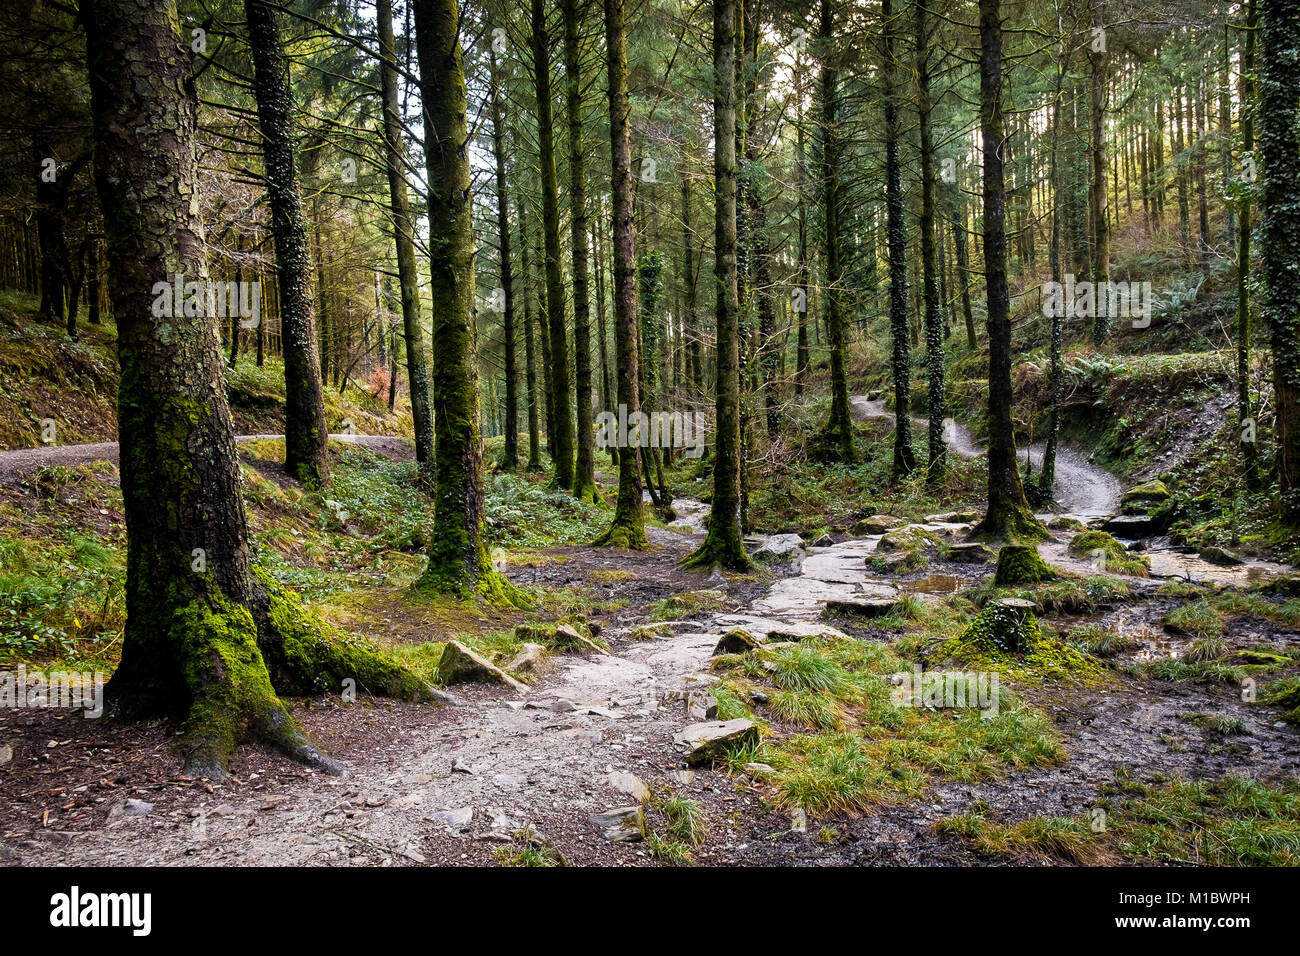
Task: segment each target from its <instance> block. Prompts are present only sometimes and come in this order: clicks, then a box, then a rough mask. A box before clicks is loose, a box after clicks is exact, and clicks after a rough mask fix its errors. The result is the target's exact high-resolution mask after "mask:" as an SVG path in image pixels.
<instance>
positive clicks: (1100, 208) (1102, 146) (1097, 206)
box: [1088, 0, 1111, 342]
mask: <svg viewBox="0 0 1300 956" xmlns="http://www.w3.org/2000/svg"><path fill="white" fill-rule="evenodd" d="M1092 10H1093V28H1094V29H1095V30H1105V24H1106V3H1105V0H1093V3H1092ZM1104 36H1105V34H1104V33H1103V34H1102V37H1103V40H1104ZM1089 50H1090V53H1089V60H1090V63H1091V69H1090V71H1089V74H1088V90H1089V93H1090V96H1091V102H1092V112H1091V114H1090V118H1091V122H1092V141H1091V153H1092V186H1091V190H1090V193H1089V203H1090V205H1091V208H1092V281H1093V284H1094V288H1096V287H1098V286H1099V285H1100V284H1101V283H1106V282H1109V281H1110V219H1109V218H1108V215H1109V214H1108V213H1107V209H1106V77H1107V72H1108V70H1109V69H1110V63H1109V58H1108V57H1107V55H1106V45H1105V43H1104V42H1100V43H1098V42H1097V41H1095V40H1094V41H1093V42H1092V44H1091V45H1090V47H1089ZM1096 301H1097V310H1096V311H1097V315H1096V318H1095V319H1094V320H1093V323H1092V337H1093V340H1094V341H1096V342H1104V341H1105V340H1106V337H1107V336H1109V335H1110V331H1111V328H1110V315H1109V314H1108V308H1107V305H1106V300H1105V299H1103V298H1102V297H1101V295H1100V294H1098V296H1097V300H1096Z"/></svg>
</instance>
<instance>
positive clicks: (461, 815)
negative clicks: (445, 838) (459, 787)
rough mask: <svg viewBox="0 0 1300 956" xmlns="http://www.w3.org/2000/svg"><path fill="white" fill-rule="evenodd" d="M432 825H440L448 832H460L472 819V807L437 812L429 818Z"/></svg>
mask: <svg viewBox="0 0 1300 956" xmlns="http://www.w3.org/2000/svg"><path fill="white" fill-rule="evenodd" d="M431 819H432V820H433V822H434V823H441V824H442V825H443V826H445V827H446V828H447V829H449V830H461V829H464V828H465V827H467V826H469V825H470V823H471V822H472V821H473V819H474V808H473V807H460V808H459V809H456V810H438V811H437V812H436V813H434V814H433V816H432V817H431Z"/></svg>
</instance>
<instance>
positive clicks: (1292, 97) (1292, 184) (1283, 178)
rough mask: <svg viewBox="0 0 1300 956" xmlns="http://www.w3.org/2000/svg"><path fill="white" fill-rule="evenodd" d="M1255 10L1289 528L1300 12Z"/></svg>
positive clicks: (1298, 319)
mask: <svg viewBox="0 0 1300 956" xmlns="http://www.w3.org/2000/svg"><path fill="white" fill-rule="evenodd" d="M1260 8H1261V13H1262V30H1261V34H1260V39H1261V41H1262V43H1261V47H1262V48H1261V51H1260V52H1261V54H1262V60H1263V69H1262V71H1261V74H1260V78H1259V119H1260V137H1259V139H1260V147H1261V149H1262V153H1263V159H1264V190H1263V192H1264V201H1263V207H1264V221H1263V224H1262V225H1263V235H1262V237H1261V238H1262V248H1263V259H1264V262H1263V265H1264V286H1265V289H1266V290H1267V291H1266V292H1265V300H1264V315H1265V318H1266V321H1267V322H1268V328H1269V338H1270V341H1271V343H1272V346H1273V403H1274V405H1275V406H1276V407H1277V418H1276V424H1275V426H1274V439H1275V441H1276V443H1277V475H1278V497H1279V509H1278V517H1279V519H1280V521H1281V523H1282V525H1283V526H1284V527H1286V528H1288V529H1290V528H1295V527H1297V526H1300V135H1297V132H1298V131H1297V127H1296V107H1297V105H1300V59H1298V58H1297V55H1296V51H1297V50H1300V11H1297V9H1296V6H1295V4H1294V3H1290V2H1288V0H1260Z"/></svg>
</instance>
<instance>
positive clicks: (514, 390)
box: [488, 47, 519, 471]
mask: <svg viewBox="0 0 1300 956" xmlns="http://www.w3.org/2000/svg"><path fill="white" fill-rule="evenodd" d="M488 56H489V57H490V58H491V74H492V76H491V90H490V96H489V98H490V100H491V106H492V157H493V159H494V160H495V161H496V173H497V236H498V242H499V243H500V255H501V288H502V291H503V292H504V293H505V295H504V298H505V303H504V305H503V309H504V311H503V313H502V317H501V325H502V337H503V339H504V342H503V343H502V349H503V350H504V352H505V379H506V388H505V392H506V394H505V402H506V407H505V421H504V423H503V424H502V430H503V431H504V432H505V448H504V450H503V452H502V456H501V467H502V468H504V469H505V470H506V471H515V470H516V469H517V468H518V467H519V384H518V382H517V381H516V379H517V378H518V373H517V371H516V369H515V282H514V273H513V271H512V269H511V262H510V196H509V192H508V189H507V186H506V130H505V111H504V110H503V109H502V107H501V87H500V83H499V81H498V80H497V58H496V54H495V53H494V52H492V51H491V48H490V47H489V53H488Z"/></svg>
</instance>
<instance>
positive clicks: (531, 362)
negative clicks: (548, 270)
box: [515, 193, 542, 471]
mask: <svg viewBox="0 0 1300 956" xmlns="http://www.w3.org/2000/svg"><path fill="white" fill-rule="evenodd" d="M518 196H519V194H518V193H515V197H516V198H515V217H516V218H517V219H518V220H519V253H520V257H521V265H522V267H523V292H524V382H525V386H526V387H527V389H528V465H527V466H526V467H527V469H528V471H541V470H542V440H541V434H540V431H541V429H540V425H539V422H538V402H537V359H536V356H535V353H534V351H533V308H532V301H533V296H532V285H533V273H532V271H531V269H530V268H529V262H528V233H527V231H526V230H525V228H524V225H525V222H524V203H523V200H521V199H519V198H518Z"/></svg>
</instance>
